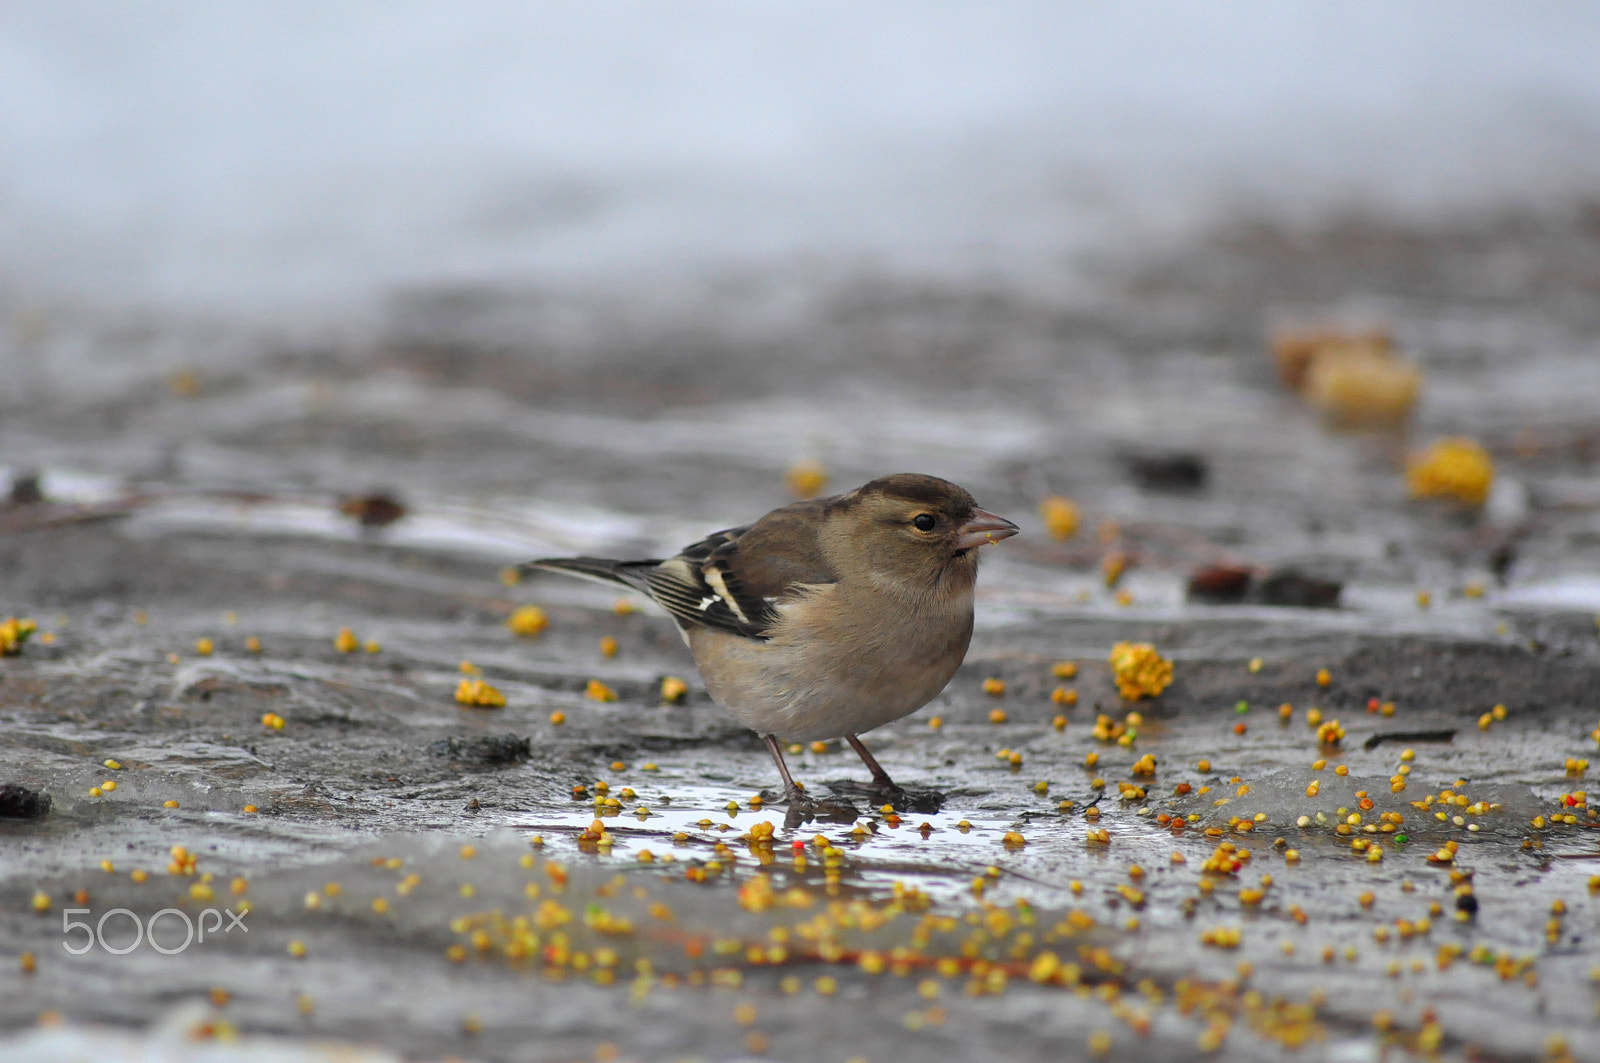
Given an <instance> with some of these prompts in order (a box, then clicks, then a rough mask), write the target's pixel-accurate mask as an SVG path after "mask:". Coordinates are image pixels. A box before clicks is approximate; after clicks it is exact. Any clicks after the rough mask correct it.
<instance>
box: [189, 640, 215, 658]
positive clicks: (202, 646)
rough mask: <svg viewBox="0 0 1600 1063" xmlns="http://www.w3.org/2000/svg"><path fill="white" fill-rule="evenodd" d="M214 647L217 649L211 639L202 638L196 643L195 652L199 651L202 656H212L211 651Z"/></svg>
mask: <svg viewBox="0 0 1600 1063" xmlns="http://www.w3.org/2000/svg"><path fill="white" fill-rule="evenodd" d="M214 649H216V647H215V646H214V645H213V644H212V642H211V640H210V639H200V640H199V641H197V642H196V643H195V644H194V652H196V653H198V654H199V655H200V656H202V657H210V656H211V652H212V651H213V650H214Z"/></svg>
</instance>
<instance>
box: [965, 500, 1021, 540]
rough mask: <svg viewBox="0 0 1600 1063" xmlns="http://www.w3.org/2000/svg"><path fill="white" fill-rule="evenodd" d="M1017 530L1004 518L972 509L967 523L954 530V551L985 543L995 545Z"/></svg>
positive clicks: (986, 511)
mask: <svg viewBox="0 0 1600 1063" xmlns="http://www.w3.org/2000/svg"><path fill="white" fill-rule="evenodd" d="M1018 530H1019V529H1018V528H1017V526H1016V525H1015V524H1012V523H1011V522H1010V521H1009V520H1006V519H1005V518H1004V517H1000V516H996V515H995V514H993V513H990V512H989V511H988V510H986V509H974V510H973V511H972V516H970V517H968V518H967V522H966V523H965V524H963V525H961V527H959V528H957V529H956V549H957V550H970V549H972V548H973V547H974V546H982V545H984V544H985V543H997V542H999V541H1000V540H1001V539H1009V538H1010V537H1011V536H1013V535H1015V534H1017V532H1018Z"/></svg>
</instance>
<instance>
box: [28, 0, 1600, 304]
mask: <svg viewBox="0 0 1600 1063" xmlns="http://www.w3.org/2000/svg"><path fill="white" fill-rule="evenodd" d="M1597 56H1600V7H1597V6H1595V5H1592V4H1540V5H1490V4H1474V3H1415V4H1408V5H1405V6H1403V7H1400V6H1379V5H1351V4H1347V3H1338V2H1329V3H1302V4H1284V3H1255V4H1250V3H1240V4H1230V5H1215V4H1210V5H1200V4H1173V3H1162V4H1128V3H1109V2H1106V3H1078V4H1061V3H1023V2H1016V0H1012V2H1008V3H1004V4H949V3H928V2H909V0H907V2H893V3H877V4H860V3H823V2H818V0H807V2H773V3H761V4H754V3H749V2H747V0H738V2H734V0H729V2H698V3H691V2H675V3H670V4H662V3H650V4H646V3H641V2H616V3H603V4H576V3H564V4H554V3H545V4H533V3H524V2H511V0H506V2H481V3H461V2H451V3H443V2H441V3H433V4H422V3H398V2H385V3H381V4H380V3H369V4H330V3H323V2H318V3H287V2H273V3H265V2H262V3H254V4H245V3H224V2H220V0H208V2H205V3H192V2H191V3H162V2H155V0H143V2H141V3H137V4H132V3H130V4H111V3H99V4H95V3H77V2H66V0H51V2H50V3H39V4H28V3H10V4H5V5H4V6H0V299H3V301H4V302H6V303H9V304H10V305H12V306H18V305H29V304H31V303H35V302H37V303H45V304H50V303H67V304H72V303H77V304H79V305H104V306H122V305H130V304H132V305H153V306H158V307H166V308H171V309H181V310H196V309H202V310H212V311H215V310H219V309H220V310H223V311H225V312H226V311H229V310H234V311H238V312H250V311H260V310H268V311H269V312H272V311H282V310H284V309H285V308H288V307H294V306H308V305H321V306H323V307H334V308H337V307H339V306H354V305H358V304H361V303H364V302H368V301H370V300H371V299H372V298H374V297H375V296H379V295H381V294H382V293H383V292H384V291H386V290H388V289H390V288H392V287H394V286H396V285H400V284H414V283H428V282H433V281H440V280H454V281H485V280H487V281H493V282H511V283H521V282H551V281H555V282H570V281H572V280H573V279H574V278H577V279H582V278H593V277H607V276H612V277H616V276H626V277H631V278H633V279H634V281H635V282H637V281H638V280H639V279H641V278H646V279H648V278H650V277H662V278H665V277H675V276H680V275H683V274H686V273H693V272H694V271H696V270H698V269H700V268H702V267H704V266H707V265H717V264H726V263H728V262H730V261H731V262H736V263H737V262H754V263H758V264H762V265H766V266H770V265H773V264H777V265H780V266H781V265H782V264H783V263H785V262H787V261H790V260H793V259H797V258H805V259H807V260H809V261H812V262H816V261H822V262H830V261H835V260H839V261H844V262H849V263H853V264H861V263H876V264H880V265H882V266H884V267H886V268H902V267H903V268H909V269H934V270H957V271H962V270H988V269H996V268H999V269H1005V268H1011V269H1018V270H1030V269H1036V268H1047V267H1048V266H1049V265H1051V264H1053V263H1058V262H1059V261H1060V260H1061V259H1062V257H1063V255H1065V254H1070V253H1081V252H1084V251H1086V250H1092V249H1093V248H1095V247H1099V246H1104V247H1115V246H1119V245H1125V244H1126V243H1127V242H1128V241H1130V240H1132V241H1137V240H1142V239H1147V238H1153V237H1154V238H1158V237H1160V236H1161V235H1162V234H1165V233H1172V232H1174V231H1183V230H1184V229H1185V228H1187V227H1190V226H1192V225H1195V224H1205V223H1207V222H1208V221H1212V220H1215V219H1216V218H1217V217H1219V216H1221V215H1222V214H1224V213H1226V212H1229V211H1234V210H1237V209H1239V208H1241V207H1248V208H1249V209H1251V210H1259V211H1265V212H1268V213H1271V214H1277V215H1283V216H1289V217H1299V218H1304V217H1308V216H1309V217H1316V216H1318V215H1319V214H1321V213H1323V212H1326V211H1328V210H1331V209H1335V208H1338V207H1342V206H1348V205H1361V206H1364V207H1367V208H1369V209H1380V210H1390V211H1396V212H1400V213H1402V214H1405V215H1418V214H1428V213H1433V212H1438V211H1445V212H1451V211H1470V210H1479V209H1493V208H1495V207H1497V206H1500V205H1504V204H1508V203H1509V204H1533V205H1540V204H1543V205H1552V204H1559V203H1561V202H1564V201H1569V200H1570V199H1571V198H1573V197H1574V196H1578V195H1585V194H1587V195H1590V196H1594V195H1596V194H1597V193H1600V61H1597Z"/></svg>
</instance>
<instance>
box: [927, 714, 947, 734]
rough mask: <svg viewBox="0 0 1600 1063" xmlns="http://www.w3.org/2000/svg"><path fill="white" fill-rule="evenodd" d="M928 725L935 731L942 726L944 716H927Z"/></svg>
mask: <svg viewBox="0 0 1600 1063" xmlns="http://www.w3.org/2000/svg"><path fill="white" fill-rule="evenodd" d="M928 726H929V727H931V728H933V729H934V730H935V731H937V730H938V729H939V728H941V727H943V726H944V717H943V716H930V717H929V718H928Z"/></svg>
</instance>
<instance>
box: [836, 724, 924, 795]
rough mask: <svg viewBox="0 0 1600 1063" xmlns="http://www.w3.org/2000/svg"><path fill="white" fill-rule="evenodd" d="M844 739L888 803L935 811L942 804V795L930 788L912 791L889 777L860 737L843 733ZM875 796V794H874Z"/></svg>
mask: <svg viewBox="0 0 1600 1063" xmlns="http://www.w3.org/2000/svg"><path fill="white" fill-rule="evenodd" d="M844 740H845V741H846V742H849V743H850V748H851V749H853V750H855V751H856V756H858V757H860V758H861V762H862V763H863V764H865V765H866V766H867V770H868V771H870V772H872V785H873V786H874V787H875V788H876V789H877V792H878V794H880V795H882V796H883V797H884V798H886V799H887V801H888V803H889V804H891V805H893V806H894V807H895V808H896V809H897V810H899V811H902V812H907V811H910V812H937V811H939V809H940V807H941V806H942V805H943V804H944V795H943V794H940V793H937V792H935V791H932V790H926V791H913V790H906V789H904V788H903V787H901V786H899V785H898V784H896V783H895V781H894V780H893V779H891V778H889V773H888V772H886V771H884V770H883V765H882V764H879V763H878V760H877V758H876V757H874V756H873V755H872V754H871V753H869V752H867V747H866V746H864V745H862V744H861V739H859V738H857V737H856V736H855V735H845V736H844ZM875 796H876V795H875Z"/></svg>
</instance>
